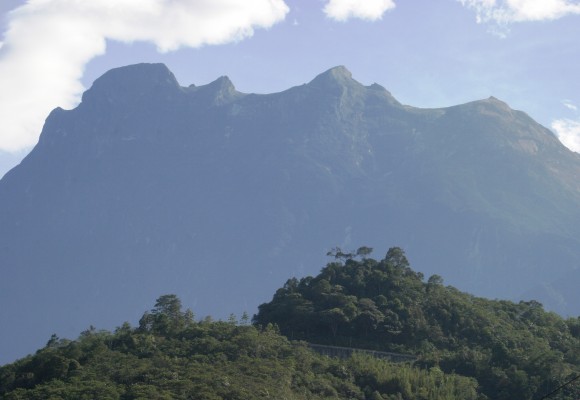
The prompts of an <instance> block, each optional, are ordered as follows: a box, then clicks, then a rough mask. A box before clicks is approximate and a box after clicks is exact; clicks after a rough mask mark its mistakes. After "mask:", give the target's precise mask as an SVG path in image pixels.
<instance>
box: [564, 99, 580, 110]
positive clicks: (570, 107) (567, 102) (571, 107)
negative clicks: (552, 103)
mask: <svg viewBox="0 0 580 400" xmlns="http://www.w3.org/2000/svg"><path fill="white" fill-rule="evenodd" d="M562 104H563V105H564V107H566V108H567V109H568V110H572V111H578V107H577V106H576V104H574V103H572V102H571V101H570V100H563V101H562Z"/></svg>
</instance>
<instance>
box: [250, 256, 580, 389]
mask: <svg viewBox="0 0 580 400" xmlns="http://www.w3.org/2000/svg"><path fill="white" fill-rule="evenodd" d="M369 253H370V249H369V248H360V249H359V250H358V251H357V252H352V253H346V252H343V251H341V250H340V249H335V250H334V251H333V252H332V253H330V254H329V255H333V256H334V257H335V258H336V261H335V262H331V263H330V264H328V265H327V266H326V267H325V268H324V269H322V271H321V273H320V274H319V275H317V276H316V277H311V276H309V277H305V278H302V279H300V280H298V279H290V280H288V281H287V282H286V284H285V285H284V287H282V288H281V289H279V290H278V291H277V292H276V294H275V295H274V297H273V299H272V301H271V302H269V303H266V304H262V305H261V306H260V307H259V312H258V314H257V315H256V316H255V317H254V322H255V323H256V324H258V325H266V324H270V323H271V324H276V325H277V326H278V327H279V328H280V330H281V332H282V334H284V335H286V336H287V337H289V338H290V339H300V340H307V341H310V342H313V343H319V344H328V345H339V346H349V347H360V348H365V349H375V350H385V351H396V352H402V353H409V354H414V355H417V356H418V357H419V360H418V361H417V363H416V365H419V366H421V367H423V368H426V369H429V368H440V369H441V370H442V371H443V372H446V373H452V372H454V373H458V374H461V375H463V376H467V377H472V378H475V379H476V380H477V382H478V384H479V387H480V390H481V392H482V393H483V394H485V395H486V396H487V397H489V398H490V399H497V400H502V399H506V400H507V399H539V398H541V397H542V396H543V395H545V394H546V393H549V392H550V391H551V390H553V389H555V388H557V387H558V386H560V385H562V384H563V383H565V382H567V381H569V380H571V379H573V378H574V377H575V376H578V374H579V373H580V318H569V319H563V318H561V317H560V316H558V315H557V314H555V313H550V312H546V311H545V310H544V309H543V307H542V305H541V304H539V303H538V302H535V301H530V302H523V301H522V302H519V303H514V302H510V301H497V300H487V299H483V298H478V297H474V296H471V295H469V294H466V293H462V292H460V291H458V290H457V289H455V288H453V287H450V286H444V284H443V280H442V278H441V277H439V276H437V275H434V276H431V277H430V278H429V279H427V281H426V282H425V281H424V276H423V275H422V274H421V273H419V272H415V271H413V270H412V269H411V267H410V265H409V262H408V260H407V258H406V256H405V254H404V252H403V251H402V250H401V249H400V248H392V249H390V250H389V251H388V253H387V254H386V256H385V258H384V259H382V260H379V261H377V260H374V259H372V258H367V257H368V255H369ZM576 382H578V381H576ZM579 386H580V385H578V383H576V384H571V385H568V386H566V387H564V388H563V389H561V390H559V391H558V392H557V393H555V394H554V395H553V396H551V397H550V399H570V400H577V399H580V387H579Z"/></svg>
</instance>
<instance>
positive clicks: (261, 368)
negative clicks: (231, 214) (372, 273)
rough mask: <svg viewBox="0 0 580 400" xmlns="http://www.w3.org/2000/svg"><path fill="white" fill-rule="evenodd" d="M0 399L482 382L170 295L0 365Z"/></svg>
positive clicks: (230, 394) (471, 388) (321, 395)
mask: <svg viewBox="0 0 580 400" xmlns="http://www.w3.org/2000/svg"><path fill="white" fill-rule="evenodd" d="M367 306H368V304H367ZM242 319H244V318H242ZM246 319H247V318H246ZM369 326H372V324H371V325H369ZM0 398H2V399H6V400H24V399H26V400H41V399H42V400H46V399H49V400H50V399H52V400H56V399H64V400H69V399H70V400H73V399H74V400H77V399H81V400H82V399H87V400H89V399H110V400H137V399H141V400H145V399H202V400H219V399H267V398H275V399H296V400H298V399H327V398H335V399H360V400H366V399H407V400H410V399H434V400H435V399H451V398H455V399H466V400H470V399H477V384H476V382H475V380H473V379H468V378H464V377H460V376H457V375H448V374H444V373H442V372H441V371H439V370H434V369H432V370H421V369H418V368H413V367H411V366H410V365H400V364H399V365H395V364H390V363H388V362H386V361H382V360H376V359H372V358H368V357H364V356H354V357H353V358H352V359H349V360H337V359H330V358H327V357H323V356H321V355H318V354H316V353H313V352H312V351H311V350H309V348H308V347H307V346H306V344H305V343H300V342H295V343H291V342H290V341H289V340H288V339H287V338H286V337H284V336H282V335H280V333H279V330H278V328H277V326H275V325H272V324H266V325H264V327H263V328H258V327H256V326H252V325H248V324H245V325H238V324H237V323H236V319H235V318H234V317H231V318H230V319H229V320H228V321H227V322H221V321H217V322H215V321H211V319H204V320H201V321H194V320H193V318H192V316H191V313H190V312H187V311H186V312H182V310H181V303H180V301H179V299H178V298H177V297H175V296H173V295H169V296H162V297H160V298H159V299H158V301H157V303H156V304H155V307H154V308H153V309H152V310H151V311H150V312H147V313H145V314H144V316H143V318H142V319H141V322H140V325H139V327H137V328H132V327H131V326H130V325H129V324H128V323H125V324H123V325H122V326H121V327H119V328H117V329H116V330H115V332H113V333H111V332H107V331H98V330H96V329H95V328H93V327H91V328H90V329H88V330H86V331H84V332H83V333H82V334H81V335H80V337H79V338H78V339H77V340H75V341H68V340H61V339H58V338H57V337H56V336H54V337H52V338H51V340H50V341H49V343H48V344H47V346H46V347H45V348H43V349H41V350H39V351H37V353H36V354H35V355H33V356H29V357H27V358H24V359H22V360H19V361H17V362H15V363H13V364H10V365H5V366H3V367H1V368H0Z"/></svg>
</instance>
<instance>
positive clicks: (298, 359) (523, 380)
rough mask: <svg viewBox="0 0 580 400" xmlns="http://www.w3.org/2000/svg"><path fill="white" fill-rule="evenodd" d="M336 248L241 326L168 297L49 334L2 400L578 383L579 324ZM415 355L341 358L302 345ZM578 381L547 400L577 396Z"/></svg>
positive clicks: (428, 397) (463, 393) (502, 393)
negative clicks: (117, 320)
mask: <svg viewBox="0 0 580 400" xmlns="http://www.w3.org/2000/svg"><path fill="white" fill-rule="evenodd" d="M370 252H371V249H369V248H366V247H362V248H360V249H359V250H358V251H357V252H356V253H345V252H343V251H341V250H340V249H335V250H334V251H333V252H331V255H332V256H334V257H335V259H336V260H335V261H334V262H331V263H329V264H328V265H327V266H326V267H325V268H324V269H322V271H321V273H320V274H319V275H318V276H316V277H306V278H302V279H300V280H298V279H290V280H288V282H287V283H286V284H285V285H284V287H283V288H281V289H279V290H278V291H277V292H276V294H275V295H274V297H273V299H272V301H271V302H270V303H266V304H262V305H261V306H260V308H259V312H258V314H257V315H255V316H254V318H253V322H254V324H252V325H250V323H249V322H250V321H249V317H248V316H247V315H243V316H242V318H241V320H240V321H237V320H236V318H235V317H234V316H233V315H232V316H231V317H230V319H229V320H228V321H212V319H211V318H210V317H207V318H205V319H203V320H196V319H195V317H194V315H193V313H192V312H191V311H190V310H185V311H183V310H182V305H181V301H180V299H179V298H178V297H177V296H175V295H164V296H161V297H159V298H158V299H157V302H156V304H155V306H154V307H153V309H151V310H150V311H149V312H146V313H144V314H143V316H142V318H141V319H140V321H139V325H138V326H137V327H131V326H130V324H129V323H125V324H123V325H122V326H121V327H119V328H117V329H116V330H115V331H114V332H108V331H99V330H96V329H95V328H93V327H91V328H89V329H88V330H86V331H84V332H82V333H81V335H80V336H79V338H78V339H76V340H74V341H71V340H66V339H59V338H58V337H57V336H56V335H53V337H51V338H50V340H49V341H48V343H47V344H46V346H45V347H44V348H42V349H40V350H38V351H37V352H36V353H35V354H34V355H30V356H28V357H26V358H23V359H21V360H18V361H16V362H15V363H12V364H9V365H5V366H3V367H1V368H0V398H2V399H6V400H24V399H26V400H36V399H38V400H40V399H43V400H44V399H53V400H56V399H66V400H68V399H71V400H72V399H75V400H76V399H81V400H82V399H87V400H88V399H119V400H132V399H204V400H206V399H207V400H214V399H215V400H217V399H328V398H332V399H359V400H380V399H391V400H403V399H404V400H438V399H446V400H448V399H461V400H485V399H490V400H491V399H493V400H502V399H505V400H507V399H510V400H511V399H524V400H540V399H544V398H546V397H545V395H546V394H548V393H550V392H551V391H553V390H555V389H557V388H558V387H559V386H561V385H563V384H564V383H566V382H569V381H571V380H572V379H574V378H575V377H576V376H578V374H579V373H580V319H578V318H569V319H567V320H564V319H563V318H561V317H559V316H558V315H557V314H555V313H548V312H546V311H544V310H543V308H542V306H541V305H540V304H539V303H537V302H533V301H532V302H520V303H517V304H516V303H512V302H508V301H497V300H486V299H482V298H477V297H474V296H471V295H468V294H465V293H461V292H459V291H458V290H456V289H454V288H452V287H446V286H444V285H443V280H442V278H441V277H439V276H431V277H430V278H429V279H427V281H426V282H424V279H423V278H424V277H423V275H422V274H421V273H418V272H415V271H413V270H412V269H411V268H410V266H409V263H408V261H407V258H406V257H405V254H404V252H403V251H402V250H401V249H399V248H392V249H390V250H389V252H388V253H387V255H386V256H385V258H384V259H382V260H379V261H377V260H374V259H372V258H368V256H369V254H370ZM305 341H308V342H311V343H318V344H327V345H340V346H347V347H354V348H362V349H374V350H387V351H396V352H400V353H407V354H412V355H415V356H417V361H416V362H415V363H414V364H413V365H411V364H409V363H399V364H395V363H390V362H387V361H385V360H379V359H374V358H371V357H369V356H366V355H363V354H356V353H355V354H354V356H352V357H351V358H348V359H346V360H340V359H332V358H328V357H325V356H321V355H319V354H316V353H314V352H313V351H311V350H310V349H309V347H308V346H307V343H305ZM579 386H580V385H578V381H576V382H575V383H574V382H572V383H571V384H569V385H565V387H563V388H562V389H561V390H558V391H557V392H555V393H554V394H553V395H550V397H549V398H550V399H560V400H577V399H579V398H580V387H579Z"/></svg>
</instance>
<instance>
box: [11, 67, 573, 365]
mask: <svg viewBox="0 0 580 400" xmlns="http://www.w3.org/2000/svg"><path fill="white" fill-rule="evenodd" d="M579 176H580V156H579V155H578V154H575V153H572V152H570V151H569V150H567V149H566V148H565V147H564V146H562V145H561V144H560V143H559V141H558V140H557V139H556V138H555V137H554V136H553V135H552V134H551V132H549V131H548V130H547V129H545V128H543V127H542V126H540V125H538V124H537V123H535V122H534V121H533V120H532V119H530V118H529V117H528V116H526V115H525V114H524V113H521V112H518V111H514V110H511V109H510V108H509V107H508V106H507V105H506V104H504V103H502V102H501V101H499V100H497V99H494V98H490V99H487V100H482V101H476V102H473V103H469V104H465V105H460V106H456V107H450V108H445V109H429V110H426V109H417V108H413V107H409V106H405V105H402V104H400V103H399V102H398V101H397V100H396V99H395V98H394V97H393V96H392V95H391V94H390V93H389V92H388V91H387V90H385V89H384V88H383V87H381V86H380V85H377V84H373V85H371V86H363V85H361V84H360V83H358V82H357V81H355V80H353V79H352V77H351V75H350V73H349V72H348V70H346V69H345V68H344V67H337V68H333V69H331V70H329V71H327V72H325V73H323V74H321V75H319V76H318V77H316V78H315V79H314V80H313V81H311V82H310V83H308V84H305V85H302V86H298V87H294V88H291V89H289V90H286V91H284V92H281V93H274V94H268V95H256V94H243V93H239V92H237V91H236V90H235V88H234V86H233V84H232V83H231V82H230V81H229V79H228V78H226V77H222V78H219V79H217V80H216V81H215V82H213V83H210V84H208V85H204V86H199V87H196V86H193V85H192V86H190V87H181V86H179V84H178V83H177V81H176V80H175V78H174V76H173V75H172V74H171V72H170V71H168V70H167V68H166V67H165V66H163V65H160V64H140V65H133V66H129V67H124V68H118V69H115V70H112V71H109V72H107V73H106V74H105V75H103V76H102V77H101V78H99V79H98V80H97V81H95V83H94V85H93V86H92V88H91V89H89V90H88V91H87V92H86V93H85V94H84V95H83V100H82V103H81V104H80V105H79V106H78V107H77V108H75V109H74V110H70V111H65V110H62V109H56V110H54V111H53V112H52V113H51V114H50V116H49V117H48V119H47V121H46V124H45V126H44V129H43V132H42V135H41V137H40V140H39V143H38V145H37V146H36V147H35V148H34V149H33V151H32V152H31V153H30V154H29V155H28V156H27V157H26V159H25V160H24V161H23V162H22V163H21V164H20V165H19V166H18V167H16V168H14V169H13V170H12V171H10V172H9V173H7V174H6V175H5V176H4V178H3V179H2V180H1V181H0V226H1V227H2V228H1V229H0V269H1V270H0V272H1V273H2V277H3V279H2V280H0V300H1V301H2V304H5V305H7V306H6V307H2V308H1V309H0V318H1V320H2V321H5V322H3V324H2V327H1V328H0V336H1V337H2V338H3V339H4V340H3V341H2V343H3V344H2V346H1V347H0V362H1V361H7V360H10V359H13V358H14V357H16V356H21V355H23V353H24V352H25V351H26V350H28V349H31V348H35V347H38V346H39V345H40V344H42V343H44V342H45V341H46V339H47V337H49V336H50V334H51V333H53V332H57V333H58V334H60V335H63V336H69V337H74V336H76V335H77V334H78V332H79V331H81V330H83V329H85V328H86V327H87V326H88V325H89V324H91V323H93V324H97V325H98V326H104V327H110V326H114V325H115V324H119V323H120V322H121V321H123V320H124V319H125V318H127V315H133V316H134V318H138V316H139V315H138V313H139V310H140V309H141V308H140V305H141V304H143V302H144V301H146V300H147V299H150V298H152V297H155V296H157V295H158V294H159V293H161V292H173V293H178V294H179V295H180V297H181V298H182V299H183V301H184V303H185V304H187V305H189V306H191V307H193V308H194V311H195V312H196V313H198V314H213V315H218V316H219V315H222V316H225V315H227V314H229V313H230V312H238V313H239V312H241V311H243V310H247V311H249V312H253V310H255V307H256V306H257V304H259V303H260V302H263V301H264V300H265V299H267V297H268V295H269V294H270V293H271V292H272V289H273V288H275V287H277V286H279V285H280V284H281V283H282V282H283V281H284V280H285V279H286V278H287V277H288V276H289V275H296V276H303V275H305V274H308V273H313V272H314V271H315V270H316V269H317V266H319V265H321V264H322V263H323V262H324V260H323V253H324V252H323V251H321V249H323V248H328V247H331V246H334V245H341V246H343V247H349V246H351V247H355V246H357V245H359V244H367V245H369V246H373V247H375V248H376V249H379V248H384V249H386V248H387V247H388V246H389V245H399V246H401V247H403V248H405V249H406V250H407V251H408V253H409V254H411V255H412V262H413V265H414V266H415V267H416V268H417V269H418V270H420V271H423V272H424V273H425V274H432V273H437V274H441V275H445V276H446V277H448V278H447V280H448V282H449V283H450V284H453V285H454V286H457V287H459V288H461V289H462V290H467V291H470V292H472V293H475V294H477V295H485V296H490V297H508V298H512V299H519V298H520V296H521V295H523V294H524V293H525V296H526V298H530V297H531V298H533V297H536V298H538V300H540V301H542V302H543V303H545V304H546V305H547V306H548V307H549V308H552V309H555V310H558V311H559V312H562V313H569V314H574V315H577V314H579V313H580V297H579V296H580V295H579V294H578V292H577V291H570V290H568V288H569V286H570V285H571V283H570V279H576V281H575V282H574V283H572V285H573V287H578V286H579V284H580V280H578V279H579V272H578V271H579V269H578V265H580V187H579V185H580V182H579V180H578V177H579ZM562 283H563V284H564V286H562ZM566 285H567V286H566ZM565 286H566V287H565ZM23 332H26V333H23ZM16 343H18V344H16Z"/></svg>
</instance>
